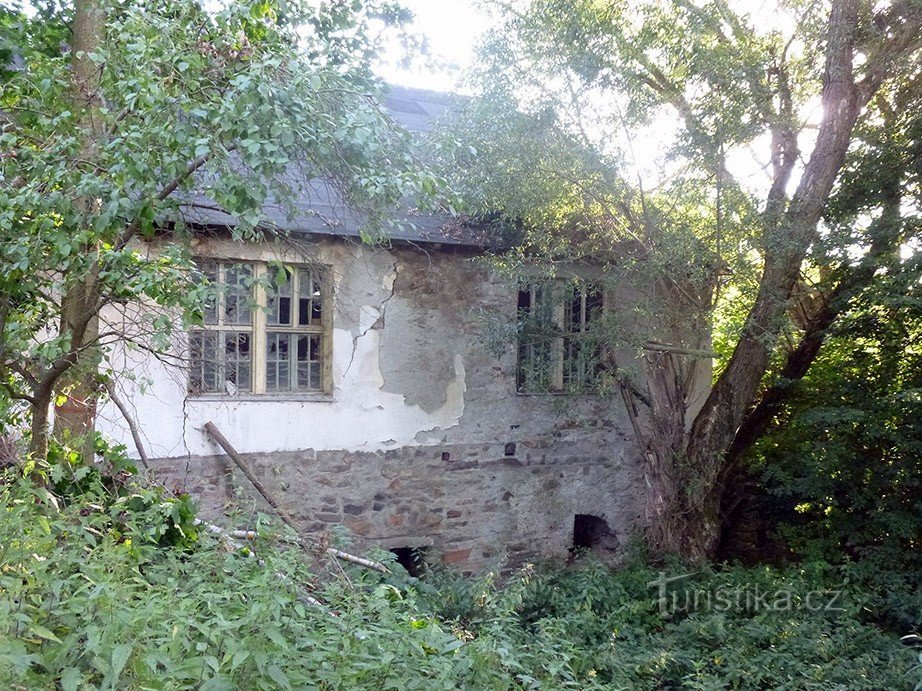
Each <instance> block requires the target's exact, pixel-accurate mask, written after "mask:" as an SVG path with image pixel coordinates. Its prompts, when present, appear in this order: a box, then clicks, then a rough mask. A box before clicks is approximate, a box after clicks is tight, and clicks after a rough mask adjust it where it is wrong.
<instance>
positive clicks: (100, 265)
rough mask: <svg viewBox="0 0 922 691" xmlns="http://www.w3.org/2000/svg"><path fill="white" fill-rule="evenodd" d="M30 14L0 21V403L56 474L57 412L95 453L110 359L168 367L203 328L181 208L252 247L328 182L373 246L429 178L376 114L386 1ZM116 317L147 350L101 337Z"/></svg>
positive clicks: (91, 3)
mask: <svg viewBox="0 0 922 691" xmlns="http://www.w3.org/2000/svg"><path fill="white" fill-rule="evenodd" d="M33 9H34V8H33ZM38 9H39V11H37V12H33V13H26V12H25V11H24V10H23V9H22V8H17V7H16V6H7V5H4V6H3V8H2V9H0V70H2V71H0V79H2V81H0V152H2V155H0V183H2V184H0V247H2V249H0V276H2V278H0V296H2V297H0V300H2V302H0V334H2V335H0V384H2V386H3V389H4V391H5V395H6V398H7V400H8V401H16V400H19V401H24V402H25V403H26V404H27V407H28V416H29V417H30V418H31V451H32V454H33V455H34V456H36V457H44V455H45V454H46V453H47V440H48V421H49V408H50V405H51V403H52V401H53V400H54V399H55V398H57V399H58V400H67V404H66V405H65V406H63V407H62V408H61V409H59V411H58V414H57V415H56V428H57V430H56V431H57V432H59V433H61V434H62V435H65V436H67V435H69V436H71V437H77V436H81V435H83V436H85V437H86V438H88V439H89V438H91V437H92V435H90V434H87V432H88V431H90V430H91V429H92V426H93V417H94V407H95V398H96V395H97V393H96V392H97V391H98V388H99V383H98V375H97V372H98V369H99V364H100V362H101V361H102V358H103V356H104V354H105V352H106V349H107V348H108V347H109V346H111V345H112V344H113V343H115V342H118V341H130V342H133V343H135V344H137V345H140V346H143V347H148V348H152V349H153V350H155V351H157V352H162V351H163V350H164V349H165V347H166V345H167V343H168V342H169V335H170V333H171V332H172V331H173V330H174V329H177V328H182V326H183V320H181V319H176V318H175V315H177V314H182V315H185V316H186V317H187V318H189V319H194V318H195V315H196V312H197V309H198V307H197V306H198V305H199V304H201V299H202V297H203V288H202V287H200V286H196V285H195V283H194V282H193V280H192V273H191V268H192V263H191V259H190V255H189V250H188V242H187V241H188V238H189V235H190V229H189V228H187V227H186V224H185V223H184V222H183V218H184V216H183V213H182V206H183V204H185V205H186V207H185V208H188V207H189V205H190V204H191V203H193V202H194V203H199V204H200V203H201V199H203V198H204V199H207V200H208V201H207V204H208V205H210V206H214V207H217V208H221V209H223V210H225V211H226V212H228V213H229V214H231V215H232V216H233V218H234V227H233V231H232V232H233V235H234V237H236V238H248V239H255V238H258V237H260V236H261V235H262V233H263V232H264V228H265V226H266V224H265V223H263V216H262V209H263V207H264V203H265V202H266V201H267V200H269V199H272V200H274V201H275V202H276V203H279V204H282V205H284V204H287V203H289V200H291V199H293V198H295V197H296V196H297V193H298V189H297V188H298V187H299V185H301V184H304V183H306V182H307V181H309V180H310V179H313V178H323V179H325V180H327V181H328V182H329V183H330V184H331V185H332V186H333V187H334V188H335V189H336V190H337V191H338V193H339V195H340V196H341V197H342V199H343V200H344V203H345V204H348V205H349V206H350V207H351V208H353V209H355V210H357V211H358V212H359V213H361V214H364V216H365V218H367V219H368V221H367V222H368V227H369V228H372V227H376V226H377V227H380V226H381V224H382V223H384V222H385V220H386V219H387V212H388V210H390V209H391V208H392V207H393V206H394V205H395V204H396V203H397V202H398V201H399V200H400V199H401V198H405V197H407V196H415V195H416V194H417V193H418V192H420V191H421V190H422V189H424V188H425V189H431V187H432V179H431V177H430V176H429V175H427V174H426V173H425V172H422V168H421V167H420V166H419V165H418V164H417V163H416V162H415V161H414V158H413V155H412V153H411V151H410V148H409V146H408V140H407V136H406V134H405V133H402V132H401V131H399V130H398V129H397V128H395V126H394V125H393V123H392V122H391V120H390V119H389V118H388V116H387V115H386V114H385V113H384V112H383V111H382V110H381V109H380V107H379V105H378V100H377V98H376V96H377V95H378V94H379V93H380V89H381V86H380V84H379V83H378V82H377V81H376V80H375V79H374V78H373V77H372V74H371V71H370V64H371V61H372V60H373V58H374V56H375V54H376V50H377V47H378V44H379V39H378V38H375V37H376V36H379V34H380V31H379V29H378V28H377V27H383V26H388V25H391V26H396V25H399V24H400V23H401V22H402V21H404V20H405V19H406V16H405V13H404V12H403V11H402V10H401V9H400V8H399V7H397V6H396V5H394V4H392V3H390V2H385V1H382V2H378V1H377V0H369V1H368V2H352V3H340V2H322V3H313V2H304V3H301V2H266V1H265V0H259V1H253V2H247V1H241V2H233V3H230V4H229V5H228V6H227V7H226V8H225V9H223V10H221V11H217V12H209V11H206V10H205V9H203V8H202V6H201V5H200V4H199V3H197V2H194V1H192V0H182V1H180V2H172V1H171V2H144V3H127V4H126V3H120V2H110V1H109V0H77V2H76V3H75V4H73V5H68V4H64V5H62V6H58V5H57V4H53V3H52V4H49V5H48V7H39V8H38ZM295 173H296V174H295ZM147 242H156V246H157V251H156V252H153V253H151V252H148V251H146V250H145V249H144V248H145V243H147ZM153 307H156V308H157V309H153ZM112 308H116V309H118V310H121V311H122V312H123V313H124V312H126V311H127V312H129V313H131V314H132V315H133V317H132V319H131V320H128V321H131V322H132V323H133V324H134V325H135V326H134V327H132V328H134V329H137V331H136V332H134V331H129V332H126V331H124V330H122V329H113V328H111V327H110V326H109V325H101V322H100V318H99V317H100V313H101V312H102V311H103V310H106V309H112ZM132 310H133V311H132Z"/></svg>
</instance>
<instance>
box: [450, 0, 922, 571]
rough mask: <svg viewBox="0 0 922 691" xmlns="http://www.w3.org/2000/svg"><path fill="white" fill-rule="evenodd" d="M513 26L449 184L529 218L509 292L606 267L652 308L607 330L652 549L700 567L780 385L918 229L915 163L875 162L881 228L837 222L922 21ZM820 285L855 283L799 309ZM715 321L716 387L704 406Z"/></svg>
mask: <svg viewBox="0 0 922 691" xmlns="http://www.w3.org/2000/svg"><path fill="white" fill-rule="evenodd" d="M499 16H500V20H501V25H500V28H498V29H497V30H496V32H495V33H494V34H493V35H492V37H491V38H490V39H489V40H488V43H487V44H486V46H485V48H484V50H483V56H484V59H483V61H482V65H481V68H480V69H481V71H480V74H479V78H480V79H479V81H480V83H481V84H482V85H484V88H483V98H482V99H481V100H480V101H479V102H477V103H475V104H474V105H473V106H472V107H471V109H470V110H469V112H468V113H467V114H466V116H465V117H463V118H462V120H461V122H460V123H459V125H458V130H457V131H456V133H455V136H456V137H457V138H458V140H459V141H463V142H465V147H461V148H457V149H455V150H454V152H453V156H452V158H451V160H450V161H449V163H450V166H449V170H451V169H455V170H457V171H458V172H459V174H458V177H457V180H456V184H457V185H459V186H460V187H461V188H462V189H463V191H464V194H465V196H466V198H467V200H468V202H469V204H470V207H471V209H472V210H474V211H475V212H483V211H485V210H491V209H492V210H497V209H498V210H500V211H502V212H503V214H504V215H505V217H506V218H507V219H509V220H511V221H514V223H512V224H510V225H511V226H512V227H513V229H514V231H515V233H517V238H516V239H517V241H518V242H517V251H514V252H513V253H511V254H509V255H507V256H505V257H504V258H503V259H502V260H501V262H500V263H501V265H502V266H503V267H505V268H507V269H509V271H510V273H511V274H512V275H513V276H515V277H517V280H519V281H525V280H529V276H534V275H536V274H540V275H548V274H549V273H550V274H553V273H554V271H556V270H557V267H560V266H562V265H567V266H573V265H578V264H579V263H580V262H584V261H590V262H593V263H596V264H603V265H604V266H605V268H606V274H607V280H608V281H610V282H611V283H612V284H614V285H618V284H622V285H625V284H627V285H632V286H634V287H635V288H637V289H638V290H637V292H638V293H639V302H638V304H639V305H640V307H639V311H640V312H641V315H640V317H641V318H639V319H638V320H637V321H636V323H632V324H612V325H610V327H611V328H609V329H608V331H607V333H608V334H609V336H608V337H607V339H606V340H607V346H608V347H607V348H603V356H602V362H603V364H606V365H608V371H609V376H608V378H607V379H608V381H609V383H610V384H611V385H613V386H615V387H617V389H618V390H620V393H621V397H622V399H623V401H624V404H625V407H626V409H627V412H628V416H629V418H630V420H631V423H632V424H633V428H634V431H635V434H636V436H637V439H638V442H639V444H640V446H641V448H642V450H643V458H644V471H645V480H646V482H645V485H646V488H647V496H646V500H645V502H646V512H647V519H648V521H649V525H650V535H649V538H650V543H651V546H652V547H653V548H654V550H655V551H658V552H660V553H673V554H680V555H683V556H685V557H687V558H690V559H693V560H702V559H705V558H707V557H708V556H710V555H712V554H713V553H714V550H715V548H716V545H717V541H718V536H719V527H720V506H721V502H722V497H723V495H724V492H725V488H726V486H727V484H728V482H729V478H731V475H730V474H729V471H730V469H731V468H732V467H733V463H734V460H735V459H737V458H739V457H740V456H741V455H742V453H743V452H744V451H745V450H746V449H748V448H749V446H751V444H752V441H753V440H754V439H755V438H757V437H758V436H759V435H760V434H761V432H762V431H763V430H764V428H765V427H764V423H765V420H768V419H771V417H772V416H773V415H774V414H775V412H777V405H776V403H775V402H773V401H772V400H771V399H772V397H773V396H776V395H778V394H780V395H781V398H783V397H784V396H785V395H786V394H784V393H782V392H781V389H773V388H772V384H773V383H774V384H780V385H781V388H782V389H783V388H784V386H783V381H780V380H778V379H777V378H776V374H777V373H779V372H780V373H781V375H782V376H783V377H784V378H785V379H786V380H787V379H792V378H798V377H802V376H803V374H802V372H805V371H806V369H807V368H809V365H810V363H811V362H812V361H813V358H815V356H816V351H817V350H818V345H819V343H821V342H822V337H823V336H822V334H823V333H824V332H825V330H826V329H827V328H828V326H829V325H830V324H831V323H832V321H833V320H834V319H835V317H836V315H838V314H839V313H840V312H841V309H842V307H843V305H845V304H847V302H848V300H849V299H850V297H851V296H852V295H853V294H854V293H855V291H856V289H857V288H859V287H860V286H861V285H864V284H865V283H867V282H868V281H871V280H873V277H874V276H875V275H876V263H877V260H878V259H879V258H880V257H883V256H890V255H892V252H893V251H894V248H895V247H898V246H899V244H900V243H901V242H903V241H904V240H905V238H906V232H907V225H906V224H905V223H904V220H905V219H903V217H902V213H901V212H899V211H898V210H899V208H900V204H899V199H900V196H901V195H902V194H903V193H904V192H905V190H907V188H908V187H910V186H911V184H912V183H911V182H910V181H909V179H908V174H905V173H906V171H907V170H909V169H910V168H911V166H912V159H911V157H910V158H907V157H905V156H903V157H902V158H901V159H900V161H899V164H900V165H899V166H897V167H895V168H892V169H890V168H887V167H885V166H884V167H878V169H877V172H878V173H887V175H885V176H883V177H880V178H879V179H878V182H879V184H878V185H877V187H876V189H874V190H871V189H870V186H869V188H868V189H867V190H866V191H867V192H868V194H867V195H866V199H865V204H864V206H863V212H862V213H864V214H877V213H878V212H880V213H882V219H881V220H879V222H875V223H874V224H872V225H873V226H874V227H873V228H872V229H871V230H869V231H868V232H867V233H862V232H860V229H858V228H857V227H856V225H855V224H854V223H852V222H847V221H845V220H844V217H841V216H840V217H839V218H838V219H837V218H835V217H834V212H832V211H830V215H829V216H828V218H827V220H826V221H825V222H824V223H822V224H821V219H822V217H823V214H824V211H825V210H826V209H827V202H828V200H829V197H830V195H831V194H832V193H833V191H834V190H836V189H837V185H838V186H839V188H841V189H845V186H846V185H848V184H849V180H850V179H851V180H852V181H853V180H854V178H853V176H851V175H850V174H849V173H848V172H847V171H846V170H845V166H846V159H847V155H848V153H849V151H850V149H853V148H855V147H857V146H858V145H859V142H860V141H862V138H863V137H864V139H863V141H866V142H871V140H872V139H873V138H874V137H877V138H878V139H879V140H881V141H882V137H883V136H884V133H885V132H886V131H887V129H888V127H889V126H890V125H896V124H897V123H900V122H903V121H904V120H905V118H906V113H907V112H909V111H910V110H911V108H912V103H913V102H914V98H915V97H916V96H917V94H918V86H917V82H918V56H919V49H920V47H922V40H920V38H919V37H920V35H922V8H920V6H919V5H918V3H912V2H893V3H889V4H884V5H874V6H872V5H871V3H866V2H860V1H858V0H845V1H843V2H833V3H796V2H795V3H784V4H782V5H779V6H778V7H777V8H775V9H774V10H772V11H766V12H765V14H764V15H763V16H751V15H748V14H746V13H745V12H742V11H738V10H737V9H735V5H734V4H733V3H730V2H725V1H724V0H713V1H710V2H706V3H691V2H685V1H683V0H675V1H674V2H669V3H658V2H650V3H629V2H606V3H600V2H595V1H593V0H533V1H524V0H523V1H522V2H506V3H502V4H501V5H500V9H499ZM888 123H889V124H888ZM856 128H858V129H856ZM861 131H863V132H864V134H863V135H862V134H860V132H861ZM904 141H907V140H905V139H904ZM655 145H659V146H658V147H657V146H655ZM651 150H656V151H657V153H656V154H654V155H652V157H651V153H650V152H651ZM888 150H889V151H890V152H891V154H895V152H896V151H897V148H894V147H888ZM754 152H756V153H755V157H756V158H757V160H764V161H765V162H766V163H765V171H766V175H765V178H764V181H763V180H761V179H758V178H754V177H753V176H752V175H751V171H752V168H753V167H754V166H753V164H752V162H751V158H752V157H753V153H754ZM745 159H749V163H748V165H746V163H745ZM852 163H856V159H853V160H852ZM856 165H857V163H856ZM907 166H908V167H907ZM747 169H748V170H747ZM747 173H750V174H747ZM894 190H896V192H897V194H896V196H894V194H893V192H894ZM894 203H895V205H894ZM895 209H896V210H897V212H896V215H895V216H894V210H895ZM851 218H852V220H854V219H855V218H856V215H855V214H852V215H851ZM843 232H844V233H845V236H846V237H847V238H848V242H846V243H842V242H839V244H840V246H843V245H844V244H849V243H850V244H853V245H855V246H863V247H865V248H870V252H869V255H870V256H869V258H867V259H866V260H864V261H856V260H853V259H852V258H851V255H849V253H848V252H844V253H843V252H839V253H833V254H828V253H827V254H825V255H824V251H823V247H824V246H827V248H828V247H829V246H830V243H829V241H828V238H829V237H830V234H831V236H836V237H838V239H839V240H841V239H842V233H843ZM875 238H876V239H875ZM820 275H822V278H821V279H820V280H822V281H827V280H828V281H831V282H830V283H824V285H825V286H827V287H830V288H832V287H833V286H836V285H840V286H841V287H840V288H837V289H835V291H834V292H835V295H834V296H830V295H828V294H826V295H825V297H819V299H818V300H814V301H813V305H812V309H810V310H808V311H807V312H806V313H804V314H800V315H799V314H798V313H797V311H796V310H793V309H792V306H796V303H797V302H798V300H797V298H806V297H810V293H811V290H807V289H806V288H807V287H809V285H810V282H811V281H812V282H813V283H816V281H817V278H818V277H819V276H820ZM812 292H813V297H814V298H817V297H818V295H819V291H812ZM799 302H800V303H801V304H804V305H806V303H807V300H800V301H799ZM824 304H825V307H824ZM712 323H714V324H715V325H716V328H715V331H714V343H713V350H715V351H716V355H717V356H719V359H718V361H717V366H716V367H715V376H714V379H713V382H712V384H711V386H710V388H709V390H708V391H707V392H705V393H706V396H705V397H704V401H703V404H701V405H692V404H691V402H692V401H693V400H694V399H695V395H694V394H695V392H694V391H693V389H692V386H693V382H694V381H695V379H696V373H700V368H701V367H702V366H706V364H704V363H703V362H702V361H703V359H707V358H710V356H711V355H712V354H711V353H710V351H711V350H712V346H711V344H710V343H709V332H710V328H709V324H712ZM798 341H803V344H802V345H801V346H800V348H799V350H800V351H801V353H800V354H799V355H798V354H796V351H797V350H798V345H797V344H798ZM789 343H791V344H793V350H794V351H795V352H794V353H792V354H789V352H788V351H789V350H791V348H789V347H788V344H789ZM625 348H631V349H633V350H634V351H635V353H636V355H637V356H638V357H637V358H627V357H625V356H624V351H625ZM790 355H792V356H793V359H794V361H795V362H790V363H789V365H788V367H787V368H786V365H785V359H786V358H787V357H789V356H790ZM634 360H636V361H639V363H640V365H639V366H632V365H631V364H630V363H632V362H633V361H634ZM763 394H765V395H767V396H768V398H769V400H768V402H767V405H766V406H762V408H759V405H760V404H759V400H760V396H762V395H763ZM752 413H755V418H752V417H751V414H752Z"/></svg>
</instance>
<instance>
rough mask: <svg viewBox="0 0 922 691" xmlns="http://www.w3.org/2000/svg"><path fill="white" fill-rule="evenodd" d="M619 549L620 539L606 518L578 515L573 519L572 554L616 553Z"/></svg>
mask: <svg viewBox="0 0 922 691" xmlns="http://www.w3.org/2000/svg"><path fill="white" fill-rule="evenodd" d="M617 549H618V537H617V536H616V535H615V533H614V531H613V530H612V529H611V528H610V527H609V526H608V522H607V521H606V520H605V519H604V518H599V517H598V516H593V515H591V514H585V513H578V514H576V515H575V516H574V517H573V546H572V547H571V548H570V552H571V553H572V554H576V553H578V552H583V551H586V550H606V551H614V550H617Z"/></svg>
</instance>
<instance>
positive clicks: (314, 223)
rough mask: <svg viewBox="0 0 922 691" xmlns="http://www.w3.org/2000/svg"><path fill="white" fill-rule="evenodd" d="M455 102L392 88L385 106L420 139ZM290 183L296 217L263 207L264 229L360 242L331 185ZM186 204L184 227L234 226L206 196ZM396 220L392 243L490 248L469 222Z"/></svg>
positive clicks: (407, 216) (408, 216)
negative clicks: (398, 223)
mask: <svg viewBox="0 0 922 691" xmlns="http://www.w3.org/2000/svg"><path fill="white" fill-rule="evenodd" d="M458 102H459V97H457V96H453V95H451V94H444V93H437V92H433V91H426V90H423V89H413V88H408V87H402V86H392V87H390V89H389V92H388V93H387V95H386V96H385V98H384V106H385V108H387V110H388V111H389V112H390V113H391V114H392V116H393V117H394V119H395V120H396V121H397V122H398V123H399V124H400V125H401V126H403V127H405V128H406V129H408V130H410V131H411V132H415V133H420V134H425V133H427V132H429V131H430V130H431V129H432V126H433V124H434V123H435V121H436V120H437V119H438V118H439V117H441V116H442V115H443V114H445V112H446V111H447V110H448V109H449V108H450V107H451V106H452V104H457V103H458ZM289 182H290V183H291V187H292V188H293V189H297V190H299V191H298V198H297V199H296V200H295V201H294V203H293V204H292V206H293V209H294V215H293V216H292V217H289V214H288V212H287V211H286V210H285V209H283V208H282V206H281V205H279V204H272V203H269V204H266V205H265V206H264V207H263V215H264V218H265V219H266V221H267V224H268V225H270V226H271V227H274V228H278V229H280V230H283V231H286V232H288V233H290V234H291V235H315V236H331V237H340V238H358V237H359V227H360V226H361V222H362V219H361V217H359V216H358V215H357V214H356V213H354V212H353V211H351V210H350V209H348V208H347V206H346V205H345V203H344V202H343V201H342V200H341V198H340V197H339V195H338V194H337V192H336V190H335V189H333V187H332V186H331V185H329V184H327V183H326V182H325V181H323V180H320V179H316V178H315V179H312V180H303V179H301V180H299V179H298V178H297V175H296V174H292V175H291V180H290V181H289ZM190 201H191V202H192V203H191V204H190V205H187V206H185V207H183V210H182V214H183V218H184V220H185V221H186V222H187V223H192V224H196V225H201V226H212V227H213V226H233V225H234V218H233V217H232V216H231V215H230V214H227V213H225V212H223V211H222V210H221V209H219V208H217V207H215V206H214V202H212V201H210V200H209V199H207V198H206V197H204V196H201V195H198V196H193V197H192V198H191V199H190ZM398 220H399V221H400V228H399V229H396V228H395V229H389V230H388V231H387V237H388V239H390V240H397V241H403V242H411V243H425V244H443V245H454V246H459V247H475V248H485V247H488V246H492V245H493V244H494V243H493V242H492V241H491V240H490V234H489V233H488V228H487V226H486V225H484V224H479V223H476V222H472V221H471V219H468V218H458V217H453V216H451V215H449V214H431V213H419V212H416V211H413V210H406V211H404V212H403V213H402V214H401V215H400V216H399V219H398Z"/></svg>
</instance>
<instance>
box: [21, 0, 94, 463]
mask: <svg viewBox="0 0 922 691" xmlns="http://www.w3.org/2000/svg"><path fill="white" fill-rule="evenodd" d="M104 29H105V17H104V15H103V12H102V10H101V9H100V7H99V5H98V3H97V0H77V2H76V5H75V7H74V24H73V43H72V46H71V48H72V50H71V52H72V55H73V58H72V64H71V68H72V72H73V87H72V88H73V93H72V100H73V103H74V106H75V108H77V112H79V113H81V129H82V136H83V142H84V143H83V147H82V152H81V158H82V159H83V160H87V161H90V160H93V158H95V156H96V151H97V150H98V146H99V142H100V138H101V137H102V127H101V123H100V119H99V108H100V106H101V104H102V99H101V96H100V93H99V90H100V70H101V66H100V65H97V64H95V63H94V62H93V61H92V60H91V59H90V58H89V57H88V55H89V54H90V53H93V52H95V51H96V50H97V49H98V48H99V46H100V43H101V41H102V36H103V31H104ZM93 204H94V201H93V200H91V199H85V200H83V204H82V205H83V206H84V210H85V212H86V215H87V217H89V216H90V215H91V212H92V210H93ZM83 251H84V252H86V253H88V255H89V256H90V257H91V264H90V268H89V269H88V272H87V276H85V277H79V278H78V277H74V278H75V280H73V282H72V283H71V285H70V287H69V288H68V289H67V292H66V294H65V295H64V297H63V299H62V305H61V332H62V334H63V335H70V336H71V339H72V343H73V340H74V339H78V340H79V342H76V343H73V345H72V347H74V346H76V348H78V357H77V360H76V363H75V364H74V365H73V366H72V367H71V369H70V370H69V371H68V372H67V373H66V374H65V375H64V376H62V377H61V378H60V379H59V380H58V386H57V389H56V390H57V391H58V393H59V395H60V396H61V397H62V398H63V399H64V403H63V404H62V405H60V406H56V408H55V419H54V436H55V438H56V439H60V440H62V441H66V442H67V443H70V444H72V445H78V446H79V448H81V450H82V452H83V455H84V459H85V460H86V462H91V461H92V459H93V455H94V438H93V431H94V429H95V422H96V397H97V394H98V386H97V382H96V378H97V377H96V373H97V370H98V366H99V355H98V350H97V349H96V348H95V347H93V344H95V342H96V340H97V337H98V333H99V320H98V315H97V314H96V309H97V307H96V305H97V301H98V289H97V272H98V266H97V263H96V262H95V261H93V260H92V258H93V257H95V256H96V255H97V253H98V250H97V248H96V247H84V248H83ZM87 317H90V318H89V319H87ZM78 325H82V326H81V328H78ZM78 334H79V335H78ZM33 414H34V413H33Z"/></svg>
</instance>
